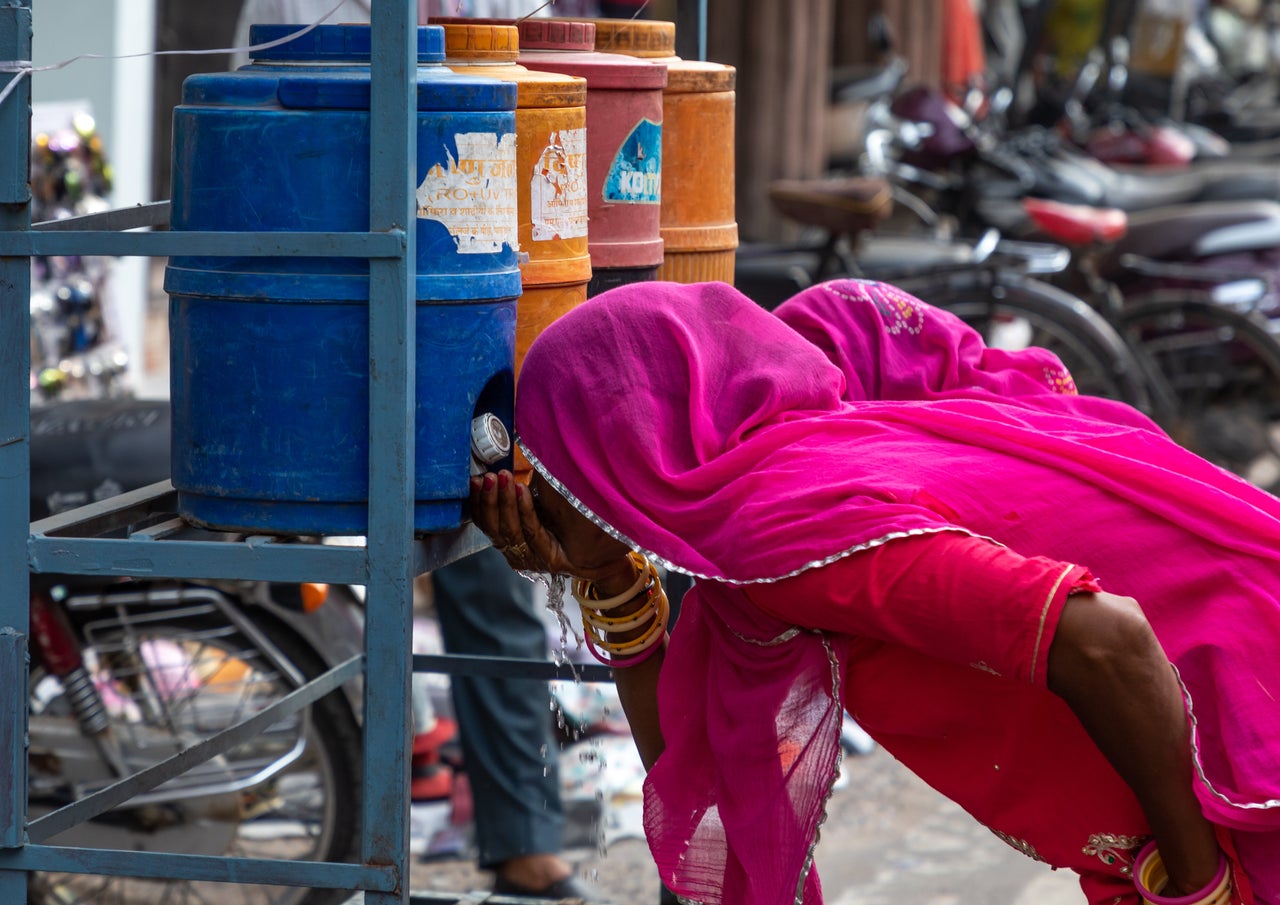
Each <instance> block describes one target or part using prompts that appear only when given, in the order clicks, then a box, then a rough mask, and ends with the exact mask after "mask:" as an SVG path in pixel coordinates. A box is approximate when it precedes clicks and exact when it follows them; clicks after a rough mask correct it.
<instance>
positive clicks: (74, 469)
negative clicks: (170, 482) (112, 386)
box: [31, 399, 170, 521]
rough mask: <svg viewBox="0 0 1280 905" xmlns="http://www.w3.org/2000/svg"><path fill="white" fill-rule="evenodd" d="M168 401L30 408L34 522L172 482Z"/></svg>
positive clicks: (57, 404)
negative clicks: (130, 492)
mask: <svg viewBox="0 0 1280 905" xmlns="http://www.w3.org/2000/svg"><path fill="white" fill-rule="evenodd" d="M169 424H170V414H169V402H168V400H147V399H83V400H76V401H73V402H54V403H50V404H48V405H42V406H38V407H33V408H32V409H31V519H32V521H35V520H37V519H42V518H44V517H46V516H48V515H52V514H55V513H58V512H61V511H63V510H66V509H72V508H75V507H77V506H84V505H87V504H89V503H93V502H97V501H99V500H103V499H107V498H109V497H112V496H115V495H117V494H120V493H124V492H126V491H129V490H136V489H137V488H139V487H145V486H147V485H148V484H154V483H156V482H157V481H163V480H165V479H166V478H168V477H169V474H170V470H169Z"/></svg>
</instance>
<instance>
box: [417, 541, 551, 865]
mask: <svg viewBox="0 0 1280 905" xmlns="http://www.w3.org/2000/svg"><path fill="white" fill-rule="evenodd" d="M431 579H432V586H433V588H434V593H435V604H436V613H437V616H438V618H439V620H440V630H441V634H442V635H443V638H444V647H445V651H446V652H448V653H455V654H472V655H479V656H498V657H521V658H524V659H537V660H545V659H547V641H546V630H545V629H544V627H543V623H542V620H541V619H540V618H539V616H538V613H537V610H536V608H535V604H534V600H533V585H532V584H531V583H530V582H529V581H527V580H526V579H524V578H521V577H520V576H519V575H517V574H516V573H515V572H513V571H511V569H510V568H509V567H508V566H507V564H506V561H505V560H504V559H503V558H502V555H501V554H500V553H498V552H497V551H496V550H494V549H493V548H492V547H489V548H486V549H484V550H482V551H480V552H479V553H475V554H473V555H471V556H468V557H467V558H465V559H462V560H459V561H457V562H454V563H450V564H449V565H447V566H445V567H444V568H442V569H438V570H436V571H435V572H433V573H432V576H431ZM450 688H451V691H452V695H453V706H454V711H455V713H456V716H457V720H458V727H459V735H460V740H461V743H462V754H463V758H464V760H465V762H466V768H467V776H468V778H469V780H470V782H471V794H472V798H473V801H474V804H475V829H476V845H477V848H478V849H479V852H478V856H477V863H478V864H479V866H480V867H481V868H485V869H490V870H492V869H494V868H495V867H497V866H498V865H500V864H502V863H503V862H504V861H507V860H509V859H511V858H514V857H516V856H519V855H531V854H551V853H558V852H559V851H560V849H561V846H562V845H563V841H564V824H565V818H564V809H563V807H562V804H561V801H560V774H559V759H558V755H559V744H558V743H556V741H555V740H554V739H553V737H552V723H551V708H550V692H549V691H548V689H547V683H546V682H542V681H537V680H532V679H499V678H491V677H487V676H451V677H450Z"/></svg>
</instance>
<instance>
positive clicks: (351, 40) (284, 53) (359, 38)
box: [249, 24, 444, 63]
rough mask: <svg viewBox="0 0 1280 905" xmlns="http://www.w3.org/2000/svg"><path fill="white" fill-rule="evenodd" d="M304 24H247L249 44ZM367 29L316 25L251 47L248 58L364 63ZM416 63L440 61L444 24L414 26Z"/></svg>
mask: <svg viewBox="0 0 1280 905" xmlns="http://www.w3.org/2000/svg"><path fill="white" fill-rule="evenodd" d="M304 28H306V25H305V24H303V25H251V26H250V27H249V43H250V44H253V45H257V44H270V43H271V42H273V41H280V40H282V39H284V38H288V37H289V36H290V35H292V34H295V33H297V32H299V31H302V30H303V29H304ZM370 34H371V29H370V27H369V26H368V25H361V24H349V25H317V26H316V27H315V28H313V29H311V30H310V31H308V32H307V33H306V34H303V35H299V36H298V37H296V38H293V39H292V40H288V41H284V43H281V44H277V45H275V46H274V47H267V48H264V49H262V50H255V51H253V52H252V53H251V54H250V59H251V60H252V61H253V62H255V63H265V62H282V63H283V62H288V63H305V62H312V63H368V62H369V59H370V54H371V50H370V47H371V41H370ZM418 62H419V63H443V62H444V27H443V26H441V25H419V26H418Z"/></svg>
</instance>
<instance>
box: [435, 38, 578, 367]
mask: <svg viewBox="0 0 1280 905" xmlns="http://www.w3.org/2000/svg"><path fill="white" fill-rule="evenodd" d="M430 24H432V25H440V26H443V27H444V41H445V65H446V66H448V67H449V68H450V69H452V70H453V71H454V72H459V73H465V74H467V75H479V76H487V77H489V78H495V79H500V80H502V81H508V82H515V84H516V92H517V102H516V188H517V193H518V194H517V207H518V219H519V235H520V252H521V255H520V283H521V290H522V292H521V296H520V302H519V305H518V314H517V317H516V373H517V374H519V372H520V365H521V363H523V361H524V356H525V353H526V352H527V351H528V349H529V345H530V344H531V343H532V342H533V340H534V339H535V338H536V337H537V335H538V334H539V333H541V332H542V330H543V328H544V327H546V326H547V325H548V324H550V323H551V322H552V321H553V320H555V319H556V318H558V317H559V316H560V315H562V314H564V313H565V312H567V311H570V310H571V309H573V308H574V307H575V306H577V305H580V304H581V303H582V302H584V301H586V298H587V284H588V283H589V282H590V280H591V255H590V252H589V249H588V245H587V150H586V143H587V107H586V103H587V82H586V80H585V79H582V78H578V77H575V76H568V75H561V74H559V73H551V72H535V71H533V70H530V69H528V68H527V67H525V66H522V65H520V64H519V63H518V62H517V59H518V57H519V55H520V32H519V29H518V28H516V26H515V23H514V22H512V21H510V20H500V19H463V18H456V19H455V18H433V19H431V22H430ZM526 256H527V257H526Z"/></svg>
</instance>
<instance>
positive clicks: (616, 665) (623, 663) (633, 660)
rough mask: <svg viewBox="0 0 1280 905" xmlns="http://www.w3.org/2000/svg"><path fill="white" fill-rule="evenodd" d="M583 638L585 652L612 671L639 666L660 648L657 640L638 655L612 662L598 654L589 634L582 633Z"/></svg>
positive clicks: (597, 649)
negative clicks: (585, 646) (585, 643)
mask: <svg viewBox="0 0 1280 905" xmlns="http://www.w3.org/2000/svg"><path fill="white" fill-rule="evenodd" d="M664 634H665V631H664ZM583 638H584V639H585V640H586V642H587V650H588V651H590V652H591V656H593V657H595V658H596V659H597V660H599V661H600V662H601V663H603V664H604V665H605V666H609V667H612V668H613V669H626V668H627V667H628V666H639V665H640V664H641V663H643V662H644V661H645V660H648V659H649V658H650V657H652V656H653V655H654V652H655V651H657V650H658V649H659V648H661V647H662V641H661V640H659V641H658V642H656V643H654V644H650V645H649V647H648V648H646V649H645V650H642V651H641V652H640V653H638V654H636V655H635V656H634V657H624V658H622V659H621V660H614V659H610V658H608V657H606V656H605V655H604V654H602V653H600V649H599V648H597V647H596V644H595V642H594V641H592V640H591V633H590V632H583Z"/></svg>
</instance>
